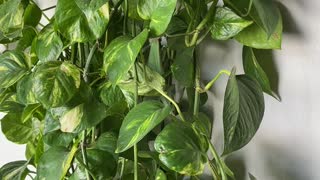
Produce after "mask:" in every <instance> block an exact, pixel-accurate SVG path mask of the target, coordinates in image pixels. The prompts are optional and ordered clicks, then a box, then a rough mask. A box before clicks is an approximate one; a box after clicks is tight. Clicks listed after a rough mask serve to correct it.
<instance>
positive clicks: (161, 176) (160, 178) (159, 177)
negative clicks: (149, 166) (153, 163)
mask: <svg viewBox="0 0 320 180" xmlns="http://www.w3.org/2000/svg"><path fill="white" fill-rule="evenodd" d="M156 180H167V176H166V174H165V173H164V172H163V171H162V170H161V169H159V168H158V169H157V172H156Z"/></svg>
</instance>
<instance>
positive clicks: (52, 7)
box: [41, 6, 56, 11]
mask: <svg viewBox="0 0 320 180" xmlns="http://www.w3.org/2000/svg"><path fill="white" fill-rule="evenodd" d="M54 8H56V6H51V7H47V8H45V9H42V10H41V11H48V10H50V9H54Z"/></svg>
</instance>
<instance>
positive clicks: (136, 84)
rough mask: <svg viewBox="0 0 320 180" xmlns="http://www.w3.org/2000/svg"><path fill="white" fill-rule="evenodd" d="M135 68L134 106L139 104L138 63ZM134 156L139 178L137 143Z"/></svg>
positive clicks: (135, 172) (135, 175) (135, 170)
mask: <svg viewBox="0 0 320 180" xmlns="http://www.w3.org/2000/svg"><path fill="white" fill-rule="evenodd" d="M133 70H134V82H135V91H134V106H137V105H138V98H139V92H138V91H139V89H138V88H139V84H138V71H137V67H136V63H134V65H133ZM133 156H134V164H133V169H134V180H138V147H137V144H134V146H133Z"/></svg>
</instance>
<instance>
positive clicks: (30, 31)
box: [16, 26, 37, 51]
mask: <svg viewBox="0 0 320 180" xmlns="http://www.w3.org/2000/svg"><path fill="white" fill-rule="evenodd" d="M36 36H37V32H36V29H35V28H33V27H30V26H26V27H25V28H23V30H22V37H21V38H20V40H19V42H18V44H17V47H16V50H19V51H24V50H25V49H27V48H28V47H29V46H31V44H32V41H33V39H34V38H35V37H36Z"/></svg>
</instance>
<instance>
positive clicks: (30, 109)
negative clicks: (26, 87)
mask: <svg viewBox="0 0 320 180" xmlns="http://www.w3.org/2000/svg"><path fill="white" fill-rule="evenodd" d="M39 108H41V104H30V105H28V106H26V107H25V108H24V110H23V112H22V116H21V121H22V123H25V122H26V121H28V120H30V119H31V118H32V116H33V114H34V113H35V112H36V111H37V110H38V109H39Z"/></svg>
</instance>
